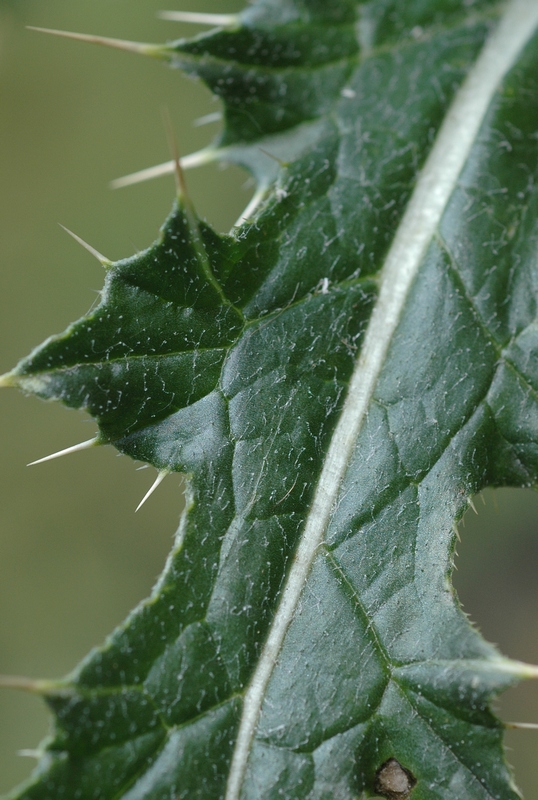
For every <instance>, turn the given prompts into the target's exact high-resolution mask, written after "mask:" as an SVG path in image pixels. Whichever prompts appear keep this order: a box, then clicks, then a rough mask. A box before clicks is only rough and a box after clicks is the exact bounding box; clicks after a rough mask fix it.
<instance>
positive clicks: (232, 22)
mask: <svg viewBox="0 0 538 800" xmlns="http://www.w3.org/2000/svg"><path fill="white" fill-rule="evenodd" d="M157 16H158V17H159V18H160V19H167V20H170V21H171V22H187V23H193V24H195V25H210V26H218V27H219V28H237V27H238V26H239V24H240V17H239V15H238V14H204V13H203V12H200V11H159V13H158V14H157Z"/></svg>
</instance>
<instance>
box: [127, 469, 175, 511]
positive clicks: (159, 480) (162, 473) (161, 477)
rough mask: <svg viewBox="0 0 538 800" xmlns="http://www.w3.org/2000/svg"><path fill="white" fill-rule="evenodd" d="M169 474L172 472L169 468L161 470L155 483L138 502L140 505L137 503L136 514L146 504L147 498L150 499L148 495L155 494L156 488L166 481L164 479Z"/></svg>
mask: <svg viewBox="0 0 538 800" xmlns="http://www.w3.org/2000/svg"><path fill="white" fill-rule="evenodd" d="M169 474H170V473H169V471H168V470H167V469H163V470H161V471H160V472H159V474H158V475H157V477H156V478H155V480H154V482H153V484H152V485H151V487H150V488H149V489H148V491H147V492H146V494H145V495H144V497H143V498H142V500H141V501H140V502H139V504H138V505H137V507H136V508H135V514H136V512H137V511H138V510H139V509H141V508H142V506H143V505H144V503H145V502H146V500H147V499H148V497H151V495H152V494H153V492H154V491H155V489H156V488H157V486H159V485H160V484H161V483H162V482H163V481H164V479H165V478H166V476H167V475H169Z"/></svg>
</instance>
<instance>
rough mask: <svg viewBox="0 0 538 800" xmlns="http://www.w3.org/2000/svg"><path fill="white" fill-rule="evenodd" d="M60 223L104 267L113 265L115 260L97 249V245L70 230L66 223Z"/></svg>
mask: <svg viewBox="0 0 538 800" xmlns="http://www.w3.org/2000/svg"><path fill="white" fill-rule="evenodd" d="M58 224H59V226H60V228H63V229H64V231H65V232H66V233H68V234H69V236H72V237H73V239H74V240H75V242H78V243H79V244H80V245H82V247H83V248H84V249H85V250H87V251H88V253H91V255H92V256H93V257H94V258H96V259H97V261H99V263H100V264H102V265H103V267H111V266H112V263H113V262H112V261H111V260H110V259H109V258H106V257H105V256H103V255H101V253H100V252H99V251H98V250H96V249H95V247H92V246H91V244H88V242H85V241H84V239H81V237H80V236H77V234H76V233H73V231H70V230H69V228H66V227H65V225H62V223H61V222H59V223H58Z"/></svg>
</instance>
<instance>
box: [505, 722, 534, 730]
mask: <svg viewBox="0 0 538 800" xmlns="http://www.w3.org/2000/svg"><path fill="white" fill-rule="evenodd" d="M504 727H505V728H516V729H518V730H523V731H538V724H537V723H536V722H505V723H504Z"/></svg>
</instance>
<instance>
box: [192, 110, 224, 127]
mask: <svg viewBox="0 0 538 800" xmlns="http://www.w3.org/2000/svg"><path fill="white" fill-rule="evenodd" d="M221 119H222V114H221V113H220V111H213V112H212V113H211V114H205V116H203V117H198V119H195V120H194V122H193V123H192V124H193V126H194V127H195V128H200V127H201V126H202V125H210V124H211V123H212V122H220V121H221Z"/></svg>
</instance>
